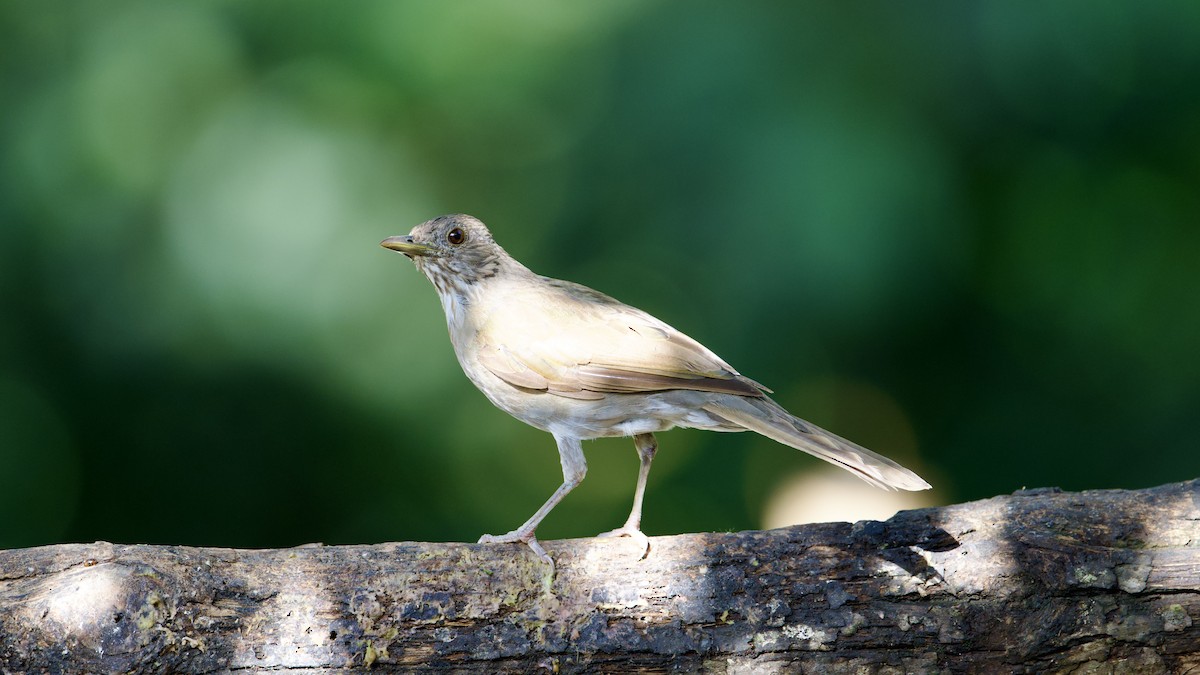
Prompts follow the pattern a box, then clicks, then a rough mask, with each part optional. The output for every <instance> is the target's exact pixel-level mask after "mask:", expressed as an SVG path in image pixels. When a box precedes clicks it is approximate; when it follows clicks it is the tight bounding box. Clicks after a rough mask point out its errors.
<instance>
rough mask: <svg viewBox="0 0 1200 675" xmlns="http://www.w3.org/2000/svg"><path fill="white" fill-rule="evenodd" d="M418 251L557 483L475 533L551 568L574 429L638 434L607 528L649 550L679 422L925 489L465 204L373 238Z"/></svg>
mask: <svg viewBox="0 0 1200 675" xmlns="http://www.w3.org/2000/svg"><path fill="white" fill-rule="evenodd" d="M380 245H381V246H383V247H384V248H387V249H390V250H392V251H396V252H399V253H402V254H404V255H405V256H407V257H408V258H409V259H411V260H412V261H413V263H414V264H415V265H416V268H417V269H418V270H419V271H420V272H421V273H423V274H424V275H425V276H426V277H427V278H428V279H429V281H430V282H432V283H433V286H434V288H435V289H436V290H437V294H438V297H439V298H440V300H441V304H442V309H443V311H444V312H445V315H446V324H447V328H448V330H449V333H450V343H451V345H452V346H453V348H454V353H455V356H456V357H457V359H458V362H459V364H460V365H461V366H462V370H463V372H464V373H465V374H466V376H467V378H468V379H470V381H471V382H472V383H473V384H474V385H475V386H476V387H477V388H478V389H479V390H480V391H481V392H482V393H483V395H484V396H486V397H487V399H488V400H489V401H491V402H492V403H493V404H494V405H495V406H496V407H498V408H500V409H501V410H503V411H504V412H506V413H508V414H509V415H512V416H513V417H515V418H517V419H518V420H520V421H522V422H525V423H526V424H529V425H531V426H533V427H535V428H537V429H541V430H542V431H546V432H548V433H550V434H551V435H552V436H553V437H554V440H555V442H556V443H557V445H558V453H559V460H560V463H561V464H562V473H563V482H562V484H561V485H560V486H559V487H558V489H557V490H555V491H554V493H553V494H552V495H550V498H549V499H547V500H546V502H545V503H544V504H542V506H541V507H540V508H539V509H538V510H537V511H536V512H535V513H534V514H533V515H532V516H531V517H530V518H529V519H528V520H526V521H525V523H524V524H522V525H521V526H520V527H518V528H516V529H515V530H512V531H511V532H508V533H507V534H503V535H490V534H485V535H483V536H482V537H481V538H480V539H479V543H518V542H523V543H525V544H526V545H528V546H529V548H530V549H532V550H533V552H534V553H535V554H536V555H537V557H538V558H540V559H541V560H543V561H545V562H546V563H549V564H550V565H551V566H552V567H553V564H554V562H553V560H552V559H551V558H550V556H549V555H548V554H547V553H546V551H545V549H544V548H543V547H542V545H541V544H540V543H539V542H538V540H537V536H536V534H535V533H536V530H537V527H538V525H539V524H540V523H541V522H542V520H543V519H544V518H545V517H546V516H547V515H548V514H549V513H550V511H551V510H552V509H553V508H554V507H555V506H556V505H558V503H559V502H560V501H562V499H563V498H564V497H566V496H567V494H568V493H569V492H571V490H573V489H574V488H575V487H576V486H578V485H579V484H580V483H581V482H582V481H583V478H584V475H585V474H586V473H587V462H586V460H585V458H584V453H583V446H582V441H584V440H588V439H595V438H602V437H632V438H633V444H634V447H635V448H636V449H637V453H638V458H639V462H640V466H639V470H638V477H637V486H636V487H635V489H634V495H633V508H632V509H631V510H630V513H629V517H628V519H626V521H625V524H624V525H622V526H621V527H618V528H616V529H614V530H612V531H610V532H605V533H603V534H601V535H599V536H601V537H630V538H632V539H635V540H636V541H637V543H638V545H639V546H640V547H641V552H642V557H643V558H644V557H645V556H646V555H647V554H648V553H649V538H648V537H647V536H646V535H645V534H644V533H643V532H642V529H641V521H642V501H643V497H644V496H645V492H646V482H647V479H648V477H649V474H650V464H651V462H652V461H653V460H654V455H655V453H656V452H657V450H658V442H657V440H656V438H655V436H654V434H656V433H659V432H663V431H667V430H668V429H671V428H674V427H683V428H695V429H707V430H712V431H747V430H749V431H754V432H757V433H759V434H761V435H763V436H766V437H767V438H770V439H773V440H775V441H777V442H779V443H782V444H784V445H788V446H791V447H793V448H797V449H800V450H803V451H805V452H807V453H809V454H811V455H814V456H815V457H818V458H820V459H823V460H825V461H827V462H830V463H831V464H834V465H836V466H839V467H841V468H843V469H846V470H847V471H849V472H850V473H852V474H854V475H855V476H857V477H858V478H861V479H862V480H864V481H866V482H867V483H870V484H871V485H874V486H876V487H879V488H883V489H889V490H892V489H898V490H911V491H917V490H926V489H929V487H930V485H929V483H927V482H925V480H923V479H922V478H921V477H919V476H918V475H917V474H915V473H913V472H912V471H910V470H908V469H906V468H904V467H903V466H901V465H899V464H897V463H896V462H894V461H892V460H890V459H888V458H886V457H884V456H882V455H879V454H876V453H874V452H872V451H870V450H867V449H866V448H863V447H861V446H859V445H857V444H855V443H853V442H851V441H848V440H846V439H844V438H842V437H840V436H837V435H835V434H833V433H831V432H829V431H826V430H824V429H822V428H820V427H818V426H816V425H814V424H812V423H810V422H807V421H805V420H803V419H800V418H799V417H796V416H794V415H792V414H791V413H789V412H788V411H787V410H785V409H784V408H783V407H782V406H781V405H779V404H778V403H776V402H775V401H774V400H772V399H771V398H770V397H769V396H768V394H770V393H772V392H771V390H770V389H768V388H767V387H765V386H764V385H762V384H759V383H758V382H756V381H754V380H752V379H750V378H748V377H746V376H744V375H742V374H740V373H738V372H737V371H736V370H734V369H733V367H732V366H730V365H729V364H728V363H726V362H725V361H724V360H722V359H721V357H719V356H717V355H716V354H714V353H713V352H712V351H711V350H709V349H708V348H707V347H705V346H704V345H702V344H700V343H699V342H697V341H696V340H693V339H692V338H690V337H688V336H687V335H685V334H683V333H682V332H680V331H678V330H676V329H674V328H672V327H671V326H670V325H668V324H666V323H665V322H663V321H661V320H659V319H657V318H655V317H653V316H651V315H650V314H648V313H646V312H644V311H642V310H640V309H637V308H635V307H631V306H630V305H626V304H624V303H622V302H620V301H618V300H616V299H614V298H612V297H609V296H607V295H605V294H603V293H600V292H599V291H595V290H593V289H591V288H588V287H587V286H583V285H580V284H576V283H573V282H570V281H562V280H559V279H553V278H550V277H546V276H542V275H539V274H537V273H535V272H533V271H532V270H530V269H529V268H527V267H525V266H524V265H522V264H521V263H520V262H518V261H517V260H516V259H515V258H513V257H512V256H511V255H509V254H508V253H507V252H506V251H505V250H504V249H503V248H501V246H500V245H499V244H497V243H496V241H495V239H494V238H493V236H492V233H491V232H490V231H489V230H488V228H487V226H486V225H484V224H483V222H482V221H480V220H479V219H477V218H474V217H472V216H469V215H465V214H451V215H444V216H439V217H437V218H433V219H431V220H427V221H425V222H423V223H421V224H420V225H417V226H416V227H414V228H413V229H412V231H411V232H409V234H407V235H397V236H392V237H388V238H386V239H384V240H383V241H382V242H380Z"/></svg>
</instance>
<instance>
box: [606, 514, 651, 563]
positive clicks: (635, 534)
mask: <svg viewBox="0 0 1200 675" xmlns="http://www.w3.org/2000/svg"><path fill="white" fill-rule="evenodd" d="M596 536H597V537H605V538H608V537H629V538H630V539H632V540H634V542H636V543H637V545H638V546H639V547H640V549H641V551H642V555H641V556H640V557H639V558H638V560H645V558H646V556H647V555H649V554H650V537H647V536H646V534H645V533H644V532H642V529H641V528H640V527H638V526H637V525H633V524H631V523H625V524H624V525H622V526H621V527H618V528H617V529H615V530H612V531H611V532H603V533H601V534H598V535H596Z"/></svg>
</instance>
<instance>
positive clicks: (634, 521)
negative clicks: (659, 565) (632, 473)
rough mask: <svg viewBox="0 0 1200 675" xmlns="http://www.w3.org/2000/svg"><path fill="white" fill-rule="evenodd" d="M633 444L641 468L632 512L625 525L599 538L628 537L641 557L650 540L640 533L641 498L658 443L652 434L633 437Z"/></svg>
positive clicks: (644, 491) (647, 548) (645, 552)
mask: <svg viewBox="0 0 1200 675" xmlns="http://www.w3.org/2000/svg"><path fill="white" fill-rule="evenodd" d="M633 444H634V446H635V447H637V451H638V459H640V460H641V463H642V464H641V466H640V467H639V468H638V481H637V490H636V491H634V493H633V510H632V511H630V512H629V519H628V520H626V521H625V524H624V525H622V526H621V527H618V528H617V529H615V530H613V531H611V532H605V533H604V534H601V535H600V536H601V537H630V538H632V539H633V540H635V541H637V542H638V543H639V544H640V545H641V547H642V557H643V558H645V557H646V554H647V553H649V552H650V539H649V538H648V537H646V535H645V534H644V533H643V532H642V496H643V495H645V494H646V480H647V479H648V478H649V477H650V462H652V461H654V452H655V451H656V450H658V441H656V440H654V434H638V435H637V436H634V437H633Z"/></svg>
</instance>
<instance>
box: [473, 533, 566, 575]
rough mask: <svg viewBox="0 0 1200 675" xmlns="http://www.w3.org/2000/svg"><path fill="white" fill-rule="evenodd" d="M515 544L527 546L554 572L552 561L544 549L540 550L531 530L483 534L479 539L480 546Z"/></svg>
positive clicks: (539, 545) (540, 546)
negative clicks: (520, 543)
mask: <svg viewBox="0 0 1200 675" xmlns="http://www.w3.org/2000/svg"><path fill="white" fill-rule="evenodd" d="M516 542H524V543H525V544H526V545H528V546H529V548H531V549H533V553H534V555H536V556H537V557H538V558H541V560H542V562H544V563H546V564H547V565H549V566H550V570H551V572H553V571H554V560H553V559H552V558H551V557H550V555H549V554H548V553H546V549H544V548H542V545H541V543H539V542H538V540H537V537H535V536H534V535H533V530H530V531H528V532H523V531H521V530H513V531H512V532H509V533H508V534H485V535H483V536H482V537H480V538H479V543H480V544H514V543H516Z"/></svg>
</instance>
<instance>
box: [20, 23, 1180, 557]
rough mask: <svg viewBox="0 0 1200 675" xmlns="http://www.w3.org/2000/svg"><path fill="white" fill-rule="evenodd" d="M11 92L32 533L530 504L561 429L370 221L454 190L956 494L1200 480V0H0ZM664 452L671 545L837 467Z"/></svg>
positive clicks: (336, 525)
mask: <svg viewBox="0 0 1200 675" xmlns="http://www.w3.org/2000/svg"><path fill="white" fill-rule="evenodd" d="M0 106H2V107H0V110H2V112H0V223H2V228H0V514H2V516H0V546H26V545H34V544H45V543H54V542H61V541H73V540H85V541H86V540H94V539H106V540H112V541H120V542H157V543H186V544H213V545H228V546H279V545H291V544H299V543H302V542H306V541H324V542H327V543H340V542H375V541H385V540H401V539H429V540H467V539H469V540H474V539H475V538H476V537H478V535H479V534H481V533H483V532H496V533H499V532H504V531H506V530H508V529H510V528H512V527H515V526H516V525H517V524H519V523H520V522H521V521H522V520H524V518H525V517H526V516H528V515H529V514H530V513H532V511H533V510H534V508H535V507H536V506H537V505H538V504H540V503H541V501H542V499H544V498H545V496H546V495H548V494H549V493H550V491H551V490H552V489H553V488H554V487H555V486H556V485H557V484H558V481H559V479H560V473H559V467H558V461H557V457H556V455H555V450H554V445H553V441H552V440H551V438H550V437H549V436H548V435H547V434H544V433H541V432H538V431H536V430H533V429H530V428H527V427H525V426H524V425H522V424H520V423H518V422H516V421H514V420H512V419H510V418H508V417H507V416H506V415H504V414H503V413H501V412H499V411H497V410H495V409H493V408H492V407H491V406H490V405H489V404H488V403H487V401H486V400H485V399H484V398H483V397H482V396H481V395H480V394H479V393H478V392H476V391H475V390H474V389H473V388H472V387H471V385H470V384H469V382H468V381H467V380H466V378H465V377H463V375H462V374H461V372H460V371H459V368H458V365H457V363H456V362H455V361H454V357H453V354H452V353H451V350H450V346H449V343H448V341H447V339H446V336H445V326H444V322H443V318H442V316H441V311H440V307H439V305H438V303H437V301H436V299H435V295H434V292H433V290H432V288H431V287H430V286H429V285H428V283H427V282H426V281H425V279H423V278H422V277H421V276H420V275H419V274H418V273H416V272H415V271H414V270H413V269H412V267H411V265H410V264H409V263H408V262H407V261H406V260H404V259H403V258H402V257H400V256H397V255H394V254H391V253H389V252H387V251H384V250H382V249H380V248H379V247H378V245H377V244H378V242H379V240H381V239H382V238H384V237H385V236H388V235H392V234H400V233H404V232H407V231H408V230H409V228H411V227H412V226H413V225H414V224H416V223H418V222H420V221H422V220H425V219H427V218H430V217H433V216H435V215H439V214H442V213H446V212H456V211H461V212H468V213H471V214H474V215H476V216H478V217H480V218H482V219H483V220H484V221H486V222H487V223H489V224H490V225H491V227H492V229H493V231H494V232H495V234H496V237H497V239H498V240H499V241H500V242H501V243H502V244H503V245H504V246H505V247H506V248H508V250H509V251H510V252H511V253H513V254H514V255H515V256H516V257H517V258H519V259H520V260H522V261H523V262H525V263H526V264H527V265H529V266H530V267H531V268H533V269H535V270H537V271H539V272H542V273H544V274H549V275H551V276H558V277H566V278H570V279H573V280H576V281H580V282H583V283H586V284H588V285H591V286H594V287H596V288H598V289H600V290H602V291H605V292H607V293H610V294H612V295H615V296H617V297H619V298H621V299H623V300H625V301H626V302H629V303H631V304H634V305H637V306H640V307H642V308H644V309H646V310H648V311H650V312H652V313H654V314H656V315H658V316H660V317H661V318H663V319H665V320H666V321H668V322H670V323H672V324H673V325H675V326H676V327H678V328H680V329H681V330H683V331H685V332H687V333H689V334H691V335H693V336H694V337H696V338H698V339H700V340H701V341H702V342H704V343H706V344H707V345H708V346H710V347H711V348H713V349H714V350H715V351H717V352H718V353H719V354H721V355H722V356H723V357H725V358H726V359H727V360H729V361H730V362H731V363H733V364H734V365H735V366H736V367H737V368H738V369H739V370H741V371H742V372H743V373H745V374H747V375H749V376H750V377H753V378H755V379H758V380H760V381H762V382H764V383H765V384H767V385H768V386H770V387H772V388H774V389H775V390H776V392H777V394H778V396H777V398H778V400H780V402H782V403H783V404H784V405H786V406H788V407H789V408H790V409H792V410H794V411H796V412H798V413H800V414H802V415H804V416H806V417H809V418H811V419H813V421H816V422H818V423H820V424H823V425H825V426H829V427H832V428H834V429H836V430H837V431H838V432H840V433H842V434H844V435H846V436H849V437H851V438H854V439H856V440H859V441H861V442H862V443H864V444H865V445H868V446H870V447H873V448H876V449H879V450H881V451H884V452H887V453H888V454H891V455H893V456H895V457H896V458H898V459H901V460H902V461H904V462H905V463H906V464H909V465H911V466H912V467H913V468H915V469H917V470H918V471H919V472H920V473H922V474H923V475H925V476H926V477H927V478H929V479H930V480H931V482H933V483H935V484H936V486H937V491H936V492H935V493H934V494H933V499H934V500H935V501H937V502H943V503H944V502H951V501H958V500H964V499H971V498H978V497H983V496H990V495H993V494H997V493H1005V492H1010V491H1012V490H1014V489H1017V488H1020V487H1022V486H1030V487H1033V486H1045V485H1058V486H1062V487H1063V488H1066V489H1071V490H1077V489H1085V488H1106V487H1128V488H1136V487H1143V486H1149V485H1154V484H1158V483H1163V482H1168V481H1176V480H1182V479H1187V478H1193V477H1195V476H1197V475H1198V474H1200V456H1198V454H1197V451H1198V450H1200V431H1197V419H1198V417H1200V227H1198V224H1200V3H1194V2H1179V3H1171V2H1166V3H1118V2H1099V1H1086V2H1084V1H1079V2H1056V3H1013V2H994V3H961V2H945V3H919V4H916V5H913V4H910V3H882V2H880V3H874V2H837V3H793V2H779V3H766V2H747V3H696V2H688V3H684V2H677V3H676V2H632V1H606V2H591V3H584V2H549V1H547V2H499V1H496V2H440V1H438V2H433V1H430V2H353V3H333V2H330V3H311V2H292V1H289V2H232V1H231V2H197V3H163V2H143V3H130V2H94V3H58V2H2V3H0ZM660 440H661V443H662V448H663V449H662V452H661V453H660V465H659V466H657V468H656V471H655V472H654V473H653V474H652V476H651V485H650V491H649V496H648V501H647V516H646V521H645V525H646V529H647V531H648V532H649V533H650V534H662V533H672V532H681V531H689V530H720V529H735V528H750V527H756V526H758V525H759V524H760V522H761V521H760V517H761V512H762V508H763V505H764V502H765V501H766V500H767V499H768V497H769V495H771V494H772V492H773V491H774V490H775V489H777V488H778V487H779V485H780V484H781V482H782V481H783V480H784V479H785V478H786V477H787V476H789V475H791V474H794V473H796V472H804V471H809V470H812V469H814V468H816V467H817V466H818V464H817V462H815V461H811V460H809V459H807V458H804V457H802V456H801V455H800V454H799V453H797V452H795V451H792V450H789V449H787V448H783V447H781V446H778V445H776V444H773V443H771V442H770V441H766V440H765V439H761V438H759V437H755V436H753V435H751V434H740V435H721V434H707V433H702V432H696V431H675V432H671V433H668V434H664V435H663V436H662V437H661V438H660ZM587 448H588V449H589V452H588V456H589V460H590V461H591V466H592V472H591V473H590V474H589V476H588V479H587V481H585V482H584V485H583V486H582V487H581V488H580V489H579V490H577V492H576V493H575V494H572V495H571V496H570V497H569V498H568V499H567V500H566V501H565V502H564V503H563V504H562V505H561V506H560V507H559V508H558V509H557V510H556V511H555V512H554V513H553V514H552V515H551V517H550V518H549V520H547V522H546V525H545V527H544V528H543V530H542V534H543V535H544V536H545V537H546V538H550V537H560V536H585V535H590V534H592V533H594V532H597V531H600V530H604V529H608V528H611V527H614V526H616V525H618V524H619V523H620V522H621V521H622V520H623V518H624V516H625V513H626V511H627V509H628V504H629V498H630V496H631V493H632V488H633V479H634V475H635V466H636V461H635V455H634V452H633V449H632V444H631V443H629V442H628V441H615V440H614V441H601V442H595V443H589V444H588V446H587Z"/></svg>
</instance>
